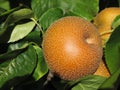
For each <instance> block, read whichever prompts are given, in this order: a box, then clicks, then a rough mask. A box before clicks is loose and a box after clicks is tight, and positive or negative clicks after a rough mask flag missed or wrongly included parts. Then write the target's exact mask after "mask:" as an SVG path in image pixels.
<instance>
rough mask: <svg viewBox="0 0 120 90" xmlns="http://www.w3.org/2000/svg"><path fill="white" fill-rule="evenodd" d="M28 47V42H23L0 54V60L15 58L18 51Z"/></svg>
mask: <svg viewBox="0 0 120 90" xmlns="http://www.w3.org/2000/svg"><path fill="white" fill-rule="evenodd" d="M27 47H28V44H24V45H23V46H22V47H20V48H17V49H14V50H11V51H8V52H6V53H4V54H1V55H0V61H1V62H2V61H5V60H8V59H12V58H15V57H16V56H18V55H19V54H20V53H22V52H23V51H25V49H26V48H27Z"/></svg>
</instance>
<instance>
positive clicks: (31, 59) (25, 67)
mask: <svg viewBox="0 0 120 90" xmlns="http://www.w3.org/2000/svg"><path fill="white" fill-rule="evenodd" d="M36 59H37V57H36V51H35V49H34V48H33V46H32V45H29V46H28V49H27V50H26V51H25V52H23V53H21V54H19V55H18V56H17V57H16V58H13V59H11V60H8V61H7V62H4V63H1V64H0V88H2V87H3V85H5V84H6V83H7V82H8V81H9V84H11V82H12V80H13V79H14V78H17V77H22V76H25V75H30V74H31V73H32V72H33V70H34V68H35V66H36ZM17 82H19V81H17ZM17 82H16V83H17Z"/></svg>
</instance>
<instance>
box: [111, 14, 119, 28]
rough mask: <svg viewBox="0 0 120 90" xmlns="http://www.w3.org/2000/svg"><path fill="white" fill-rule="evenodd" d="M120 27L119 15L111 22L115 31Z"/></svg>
mask: <svg viewBox="0 0 120 90" xmlns="http://www.w3.org/2000/svg"><path fill="white" fill-rule="evenodd" d="M119 25H120V15H118V16H116V18H115V19H114V21H113V22H112V28H113V29H115V28H117V27H118V26H119Z"/></svg>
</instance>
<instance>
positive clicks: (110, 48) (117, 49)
mask: <svg viewBox="0 0 120 90" xmlns="http://www.w3.org/2000/svg"><path fill="white" fill-rule="evenodd" d="M105 60H106V64H107V66H108V68H109V70H110V73H111V74H113V73H114V72H115V71H117V70H118V69H119V68H120V26H119V27H117V28H116V29H115V30H114V31H113V33H112V35H111V37H110V39H109V40H108V42H107V43H106V49H105Z"/></svg>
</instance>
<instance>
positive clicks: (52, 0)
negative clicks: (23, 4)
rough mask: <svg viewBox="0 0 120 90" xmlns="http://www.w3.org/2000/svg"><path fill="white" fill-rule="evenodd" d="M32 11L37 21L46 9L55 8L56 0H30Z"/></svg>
mask: <svg viewBox="0 0 120 90" xmlns="http://www.w3.org/2000/svg"><path fill="white" fill-rule="evenodd" d="M31 6H32V10H33V12H34V13H35V15H36V17H37V19H39V18H40V16H41V15H42V14H43V13H44V12H45V11H47V10H48V9H50V8H52V7H56V6H57V0H32V3H31Z"/></svg>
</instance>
